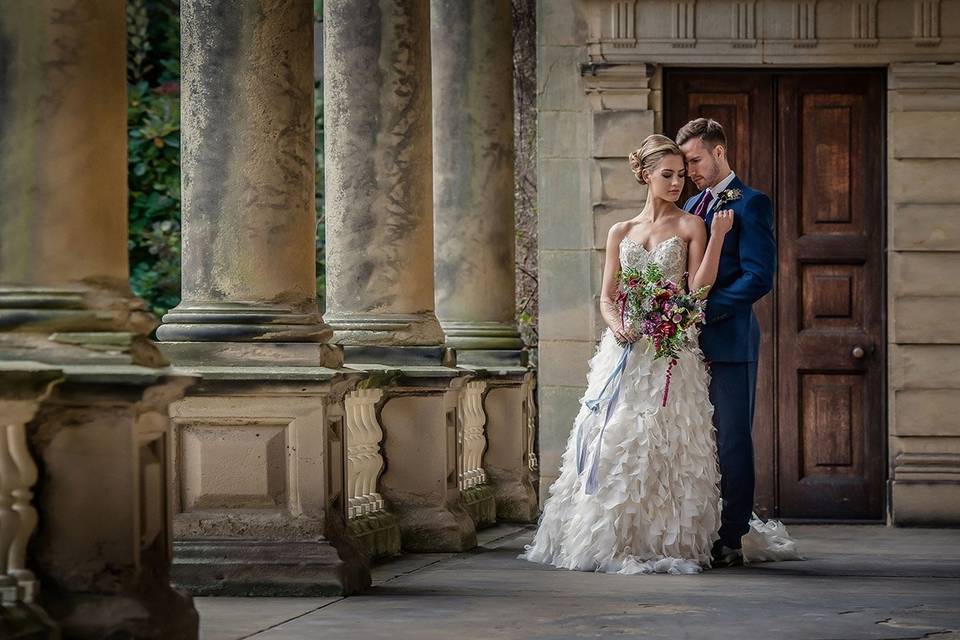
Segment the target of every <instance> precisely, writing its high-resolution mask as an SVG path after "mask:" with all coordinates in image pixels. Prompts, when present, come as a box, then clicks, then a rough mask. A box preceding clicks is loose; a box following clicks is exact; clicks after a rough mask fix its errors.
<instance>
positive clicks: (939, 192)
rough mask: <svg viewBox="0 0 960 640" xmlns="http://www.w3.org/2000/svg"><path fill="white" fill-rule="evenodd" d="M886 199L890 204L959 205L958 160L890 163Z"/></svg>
mask: <svg viewBox="0 0 960 640" xmlns="http://www.w3.org/2000/svg"><path fill="white" fill-rule="evenodd" d="M887 166H888V167H889V177H888V182H889V185H890V186H889V196H890V201H891V202H892V203H897V204H899V203H911V204H914V203H931V204H941V203H944V202H960V181H958V180H954V179H953V176H956V175H957V172H958V171H960V159H953V158H950V159H909V160H890V162H889V163H888V165H887Z"/></svg>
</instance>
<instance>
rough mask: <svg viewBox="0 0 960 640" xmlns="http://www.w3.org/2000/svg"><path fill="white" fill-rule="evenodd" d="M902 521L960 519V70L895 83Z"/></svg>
mask: <svg viewBox="0 0 960 640" xmlns="http://www.w3.org/2000/svg"><path fill="white" fill-rule="evenodd" d="M887 88H888V96H887V108H888V112H889V116H888V117H889V120H888V139H887V161H888V165H887V171H888V184H889V186H888V196H887V197H888V205H887V207H888V217H889V220H888V233H889V236H888V243H887V252H888V278H889V280H888V284H887V291H888V304H889V306H888V314H887V318H888V338H889V347H888V349H889V353H890V360H889V363H888V367H889V368H888V372H889V396H888V401H889V435H890V440H889V442H890V464H891V478H892V483H891V484H892V495H893V502H892V506H893V514H892V516H893V520H894V521H895V522H897V523H912V522H923V523H937V522H957V521H958V520H960V490H958V488H957V484H956V481H957V480H958V479H960V419H958V417H957V416H958V415H960V394H958V392H957V390H958V389H960V375H958V374H960V326H958V325H957V323H956V320H955V318H956V316H955V315H954V314H956V313H958V312H960V281H958V279H957V278H956V277H955V274H956V273H957V271H958V270H960V215H958V214H960V184H958V182H957V180H956V177H955V176H956V174H957V172H958V171H960V140H958V137H957V135H956V133H957V131H958V128H960V64H930V63H913V64H894V65H892V66H891V67H890V71H889V77H888V82H887Z"/></svg>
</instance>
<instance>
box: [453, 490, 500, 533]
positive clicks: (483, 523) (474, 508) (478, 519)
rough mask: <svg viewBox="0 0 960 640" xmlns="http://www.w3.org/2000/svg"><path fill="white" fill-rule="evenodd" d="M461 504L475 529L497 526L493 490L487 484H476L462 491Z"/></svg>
mask: <svg viewBox="0 0 960 640" xmlns="http://www.w3.org/2000/svg"><path fill="white" fill-rule="evenodd" d="M461 493H463V503H464V506H465V507H466V509H467V513H469V514H470V518H471V519H472V520H473V524H474V525H475V526H476V528H477V529H482V528H484V527H492V526H493V525H495V524H497V502H496V499H495V497H494V495H493V488H492V487H491V486H490V485H488V484H478V485H476V486H475V487H470V488H469V489H464V490H462V491H461Z"/></svg>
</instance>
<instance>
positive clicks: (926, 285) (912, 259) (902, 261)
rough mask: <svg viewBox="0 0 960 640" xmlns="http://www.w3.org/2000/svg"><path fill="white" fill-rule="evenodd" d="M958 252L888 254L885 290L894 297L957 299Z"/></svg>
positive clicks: (959, 287) (959, 268)
mask: <svg viewBox="0 0 960 640" xmlns="http://www.w3.org/2000/svg"><path fill="white" fill-rule="evenodd" d="M955 273H960V251H958V252H952V251H951V252H945V251H938V252H929V253H927V252H922V253H921V252H916V251H911V252H895V253H892V254H890V262H889V269H888V274H889V276H890V281H889V282H890V284H889V289H890V292H891V294H892V295H893V296H894V297H897V298H900V297H908V296H936V297H941V298H942V297H949V296H960V278H955V277H951V276H952V275H953V274H955Z"/></svg>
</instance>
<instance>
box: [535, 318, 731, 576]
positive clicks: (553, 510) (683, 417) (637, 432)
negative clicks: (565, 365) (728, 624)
mask: <svg viewBox="0 0 960 640" xmlns="http://www.w3.org/2000/svg"><path fill="white" fill-rule="evenodd" d="M645 345H646V343H645V342H644V341H639V342H637V343H635V344H634V347H633V349H632V350H631V352H630V353H629V355H628V357H627V360H626V363H625V369H624V371H623V374H622V375H623V377H622V381H621V387H620V395H619V398H618V401H617V402H616V404H615V405H614V408H613V411H612V413H611V414H610V416H609V419H608V422H607V425H606V428H605V429H603V430H602V438H601V437H600V435H601V427H602V425H603V421H604V417H603V416H604V411H605V410H606V407H605V406H604V407H603V410H602V411H600V412H599V413H597V414H594V413H593V412H591V411H590V409H589V408H588V407H586V406H583V405H581V408H580V413H579V415H578V416H577V420H576V422H575V426H574V429H573V430H572V431H571V433H570V437H569V439H568V441H567V447H566V450H565V451H564V454H563V458H562V463H561V467H560V476H559V477H558V478H557V480H556V482H554V484H553V485H552V486H551V487H550V491H549V497H548V499H547V500H546V502H545V504H544V510H543V513H542V515H541V517H540V524H539V527H538V528H537V532H536V535H535V537H534V540H533V543H532V544H531V545H527V547H526V551H525V553H523V554H522V555H521V556H520V557H521V558H523V559H526V560H530V561H532V562H540V563H545V564H551V565H553V566H556V567H561V568H566V569H576V570H580V571H602V572H607V573H620V574H633V573H673V574H679V573H698V572H699V571H700V570H701V568H703V567H709V563H710V549H711V547H712V545H713V542H714V541H715V540H716V539H717V530H718V529H719V527H720V489H719V480H720V470H719V466H718V462H717V449H716V438H715V434H714V428H713V419H712V418H713V406H712V405H711V404H710V400H709V395H708V386H709V374H708V373H707V370H706V368H705V366H704V362H703V357H702V354H701V353H700V350H699V348H698V347H697V346H695V345H691V346H690V347H689V348H688V349H686V350H685V351H684V352H683V353H682V354H681V355H680V357H679V358H678V359H677V363H676V365H675V366H674V367H673V370H672V376H671V381H670V389H669V396H668V401H667V403H666V406H663V394H664V385H665V380H666V373H667V366H668V361H667V360H666V359H659V360H654V358H653V354H652V350H650V349H648V348H646V346H645ZM623 351H624V349H623V348H622V347H620V346H619V345H618V344H617V342H616V340H615V338H614V336H613V334H612V333H611V332H610V330H609V329H608V330H606V331H605V332H604V334H603V337H602V338H601V341H600V345H599V346H598V348H597V351H596V353H595V355H594V356H593V358H591V360H590V372H589V374H588V376H587V391H586V394H585V395H584V397H583V398H581V401H582V400H584V399H586V398H597V397H598V396H599V395H600V393H601V390H602V388H603V386H604V383H605V382H606V381H607V378H608V376H609V374H610V373H611V372H612V371H613V370H614V368H615V367H616V366H617V363H618V362H619V360H620V357H621V355H622V354H623ZM581 422H582V423H583V427H582V428H583V429H584V434H585V436H586V437H585V438H584V439H583V440H582V442H583V443H584V445H585V447H586V450H585V453H586V459H587V460H592V459H593V456H594V455H595V454H596V453H597V447H600V451H599V457H598V467H597V479H598V481H597V488H596V490H595V491H594V492H593V494H592V495H587V493H586V492H585V491H584V486H583V485H584V483H583V481H584V479H585V478H586V476H587V472H586V471H584V473H582V474H580V473H578V471H577V439H578V438H577V432H578V429H577V425H579V424H580V423H581Z"/></svg>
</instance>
